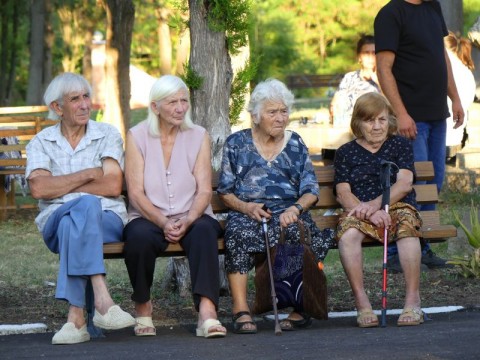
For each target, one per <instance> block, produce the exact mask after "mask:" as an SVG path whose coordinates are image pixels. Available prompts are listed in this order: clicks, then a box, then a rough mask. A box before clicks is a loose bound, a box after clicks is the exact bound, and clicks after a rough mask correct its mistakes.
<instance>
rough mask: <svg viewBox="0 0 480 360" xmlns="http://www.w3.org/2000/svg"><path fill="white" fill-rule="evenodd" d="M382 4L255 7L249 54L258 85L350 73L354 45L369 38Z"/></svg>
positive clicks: (272, 2)
mask: <svg viewBox="0 0 480 360" xmlns="http://www.w3.org/2000/svg"><path fill="white" fill-rule="evenodd" d="M384 4H385V1H378V0H344V1H337V0H266V1H262V2H258V3H256V9H255V11H254V13H255V14H256V19H255V26H254V28H253V29H252V31H251V36H250V38H251V40H252V52H253V54H254V56H256V57H260V58H261V59H260V64H259V73H258V78H257V79H258V80H262V79H264V78H266V77H270V76H273V77H278V78H280V79H284V78H285V76H286V75H287V74H291V73H311V74H315V73H317V74H322V73H339V72H345V71H348V70H350V69H351V68H352V66H353V65H354V60H355V44H356V42H357V40H358V38H359V37H360V35H361V34H362V33H373V19H374V17H375V15H376V13H377V12H378V10H379V9H380V7H381V6H383V5H384Z"/></svg>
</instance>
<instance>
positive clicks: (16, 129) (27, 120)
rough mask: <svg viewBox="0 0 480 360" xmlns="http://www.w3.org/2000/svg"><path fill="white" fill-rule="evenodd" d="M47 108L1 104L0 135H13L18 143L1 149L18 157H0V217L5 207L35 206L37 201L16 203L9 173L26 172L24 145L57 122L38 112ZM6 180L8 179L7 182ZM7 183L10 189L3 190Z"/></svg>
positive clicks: (1, 137)
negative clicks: (33, 202) (4, 105)
mask: <svg viewBox="0 0 480 360" xmlns="http://www.w3.org/2000/svg"><path fill="white" fill-rule="evenodd" d="M47 111H48V108H47V107H46V106H20V107H6V108H0V139H6V138H9V137H12V138H15V139H17V140H18V144H13V143H9V144H3V143H2V144H0V153H5V152H15V153H16V154H18V157H17V158H8V159H5V158H0V220H3V219H4V218H5V216H6V211H7V210H15V209H18V208H34V207H36V204H24V205H17V204H16V202H15V181H14V177H13V176H11V175H25V167H26V164H27V158H26V155H25V147H26V146H27V144H28V142H29V141H30V140H31V139H32V138H33V137H34V136H35V135H36V134H38V133H39V132H40V131H41V130H42V129H44V128H45V127H47V126H51V125H53V124H56V123H57V122H56V121H54V120H48V119H46V118H45V117H44V116H40V115H38V114H39V113H44V112H47ZM7 182H10V183H9V184H7ZM8 185H9V186H10V191H9V192H7V191H6V190H5V188H6V187H8Z"/></svg>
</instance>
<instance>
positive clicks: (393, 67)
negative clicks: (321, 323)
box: [374, 0, 464, 271]
mask: <svg viewBox="0 0 480 360" xmlns="http://www.w3.org/2000/svg"><path fill="white" fill-rule="evenodd" d="M374 33H375V47H376V49H375V51H376V54H377V55H376V57H377V74H378V79H379V81H380V86H381V88H382V92H383V94H384V95H385V96H386V97H387V99H388V100H389V102H390V103H391V104H392V107H393V109H394V111H395V114H396V117H397V121H398V133H399V134H400V135H401V136H404V137H405V138H407V139H409V140H411V141H412V145H413V155H414V158H415V161H432V163H433V167H434V170H435V178H434V179H433V180H432V181H431V182H430V183H432V184H435V185H436V186H437V190H438V192H440V190H441V188H442V184H443V180H444V177H445V157H446V145H445V143H446V133H447V122H446V119H447V118H448V116H449V112H448V105H447V95H448V97H449V98H450V99H451V100H452V118H453V121H454V123H455V125H454V128H458V127H460V126H461V125H462V124H463V121H464V112H463V109H462V104H461V101H460V97H459V95H458V91H457V87H456V85H455V80H454V78H453V74H452V68H451V65H450V60H449V58H448V55H447V52H446V50H445V46H444V43H443V38H444V37H445V36H447V35H448V31H447V27H446V25H445V21H444V19H443V15H442V10H441V7H440V4H439V2H438V1H437V0H431V1H422V0H391V1H389V2H388V3H387V4H386V5H385V6H384V7H383V8H382V9H380V11H379V12H378V14H377V16H376V17H375V21H374ZM420 209H421V210H434V209H435V205H426V206H425V205H424V206H420ZM423 245H424V246H423V247H422V264H425V265H426V266H428V267H429V268H437V267H445V266H446V261H445V260H444V259H442V258H440V257H438V256H436V254H435V253H434V252H433V251H432V250H431V249H430V245H429V244H428V243H424V244H423ZM396 250H397V249H396V247H395V246H391V247H390V246H389V259H388V266H389V269H390V270H391V271H401V267H400V266H399V264H400V263H399V258H398V253H397V251H396Z"/></svg>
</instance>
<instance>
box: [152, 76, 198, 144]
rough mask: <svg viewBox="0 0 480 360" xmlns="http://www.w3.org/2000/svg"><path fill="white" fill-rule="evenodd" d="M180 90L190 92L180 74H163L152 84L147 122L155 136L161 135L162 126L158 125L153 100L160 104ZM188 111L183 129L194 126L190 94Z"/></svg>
mask: <svg viewBox="0 0 480 360" xmlns="http://www.w3.org/2000/svg"><path fill="white" fill-rule="evenodd" d="M180 90H185V91H186V92H187V94H189V91H188V87H187V85H186V84H185V83H184V82H183V80H182V79H180V78H179V77H178V76H174V75H163V76H161V77H160V78H158V79H157V80H156V81H155V82H154V83H153V85H152V88H151V90H150V96H149V99H148V100H149V101H148V115H147V118H146V120H147V123H148V127H149V130H150V133H151V134H152V135H154V136H159V135H160V127H159V126H158V115H157V114H155V113H154V112H153V110H152V102H154V103H156V104H158V103H159V102H160V101H162V100H163V99H165V98H167V97H169V96H170V95H173V94H176V93H177V92H179V91H180ZM188 105H189V108H188V111H187V113H186V114H185V119H184V120H183V124H182V125H181V127H180V128H181V129H182V130H185V129H188V128H191V127H192V126H193V121H192V105H191V103H190V96H188Z"/></svg>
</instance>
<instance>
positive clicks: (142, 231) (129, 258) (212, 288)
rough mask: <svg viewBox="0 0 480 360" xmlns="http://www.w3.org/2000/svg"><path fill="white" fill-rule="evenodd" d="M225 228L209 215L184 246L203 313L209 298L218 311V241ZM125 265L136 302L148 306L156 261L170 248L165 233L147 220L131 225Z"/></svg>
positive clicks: (198, 223) (190, 232)
mask: <svg viewBox="0 0 480 360" xmlns="http://www.w3.org/2000/svg"><path fill="white" fill-rule="evenodd" d="M221 235H222V228H221V227H220V224H219V223H218V221H217V220H215V219H213V218H212V217H210V216H208V215H203V216H202V217H200V218H198V219H197V220H195V222H194V223H193V224H192V225H191V226H190V229H189V230H188V232H187V233H186V234H185V236H184V237H183V238H182V240H180V245H181V246H182V248H183V249H184V250H185V253H186V254H187V257H188V264H189V266H190V278H191V281H192V293H193V300H194V304H195V309H196V310H197V311H198V310H199V305H200V297H202V296H203V297H206V298H209V299H210V300H211V301H212V302H213V303H214V304H215V307H216V308H218V298H219V293H220V278H219V266H218V245H217V239H218V238H219V237H220V236H221ZM123 236H124V241H125V247H124V255H125V264H126V265H127V270H128V275H129V277H130V282H131V284H132V287H133V294H132V300H133V301H135V302H138V303H145V302H147V301H149V300H150V288H151V287H152V283H153V273H154V271H155V261H156V258H157V256H159V255H160V254H161V253H162V252H163V251H165V249H166V248H167V246H168V244H169V243H168V241H167V240H165V236H164V234H163V230H162V229H161V228H159V227H158V226H157V225H155V224H154V223H152V222H150V221H149V220H146V219H144V218H137V219H134V220H132V221H131V222H129V223H128V224H127V226H126V227H125V229H124V232H123Z"/></svg>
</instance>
